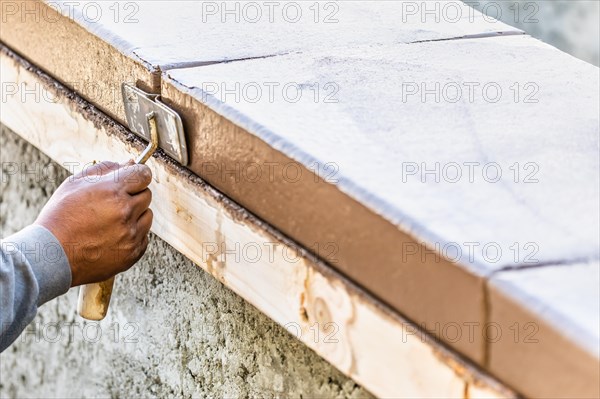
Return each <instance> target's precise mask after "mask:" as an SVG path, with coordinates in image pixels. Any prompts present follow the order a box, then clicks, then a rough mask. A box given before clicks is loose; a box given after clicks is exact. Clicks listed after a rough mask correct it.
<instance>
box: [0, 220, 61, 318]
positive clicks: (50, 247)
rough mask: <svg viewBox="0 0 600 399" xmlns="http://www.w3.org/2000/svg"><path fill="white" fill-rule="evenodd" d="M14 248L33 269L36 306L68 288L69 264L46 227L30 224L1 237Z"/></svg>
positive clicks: (58, 244)
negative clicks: (37, 289) (35, 285)
mask: <svg viewBox="0 0 600 399" xmlns="http://www.w3.org/2000/svg"><path fill="white" fill-rule="evenodd" d="M3 241H4V242H5V243H6V242H10V243H13V244H14V245H16V246H18V250H19V251H20V252H21V254H22V256H24V258H25V259H27V262H28V263H29V265H30V266H31V269H32V270H33V274H34V275H35V278H36V280H37V282H38V287H39V296H38V301H37V303H38V306H41V305H43V304H44V303H46V302H48V301H49V300H51V299H54V298H56V297H57V296H60V295H63V294H65V293H66V292H67V291H68V290H69V288H71V266H70V265H69V259H68V258H67V254H66V253H65V251H64V249H63V247H62V245H61V244H60V242H59V241H58V239H57V238H56V237H55V236H54V234H52V233H51V232H50V231H49V230H48V229H46V228H45V227H43V226H39V225H31V226H28V227H26V228H24V229H23V230H21V231H19V232H18V233H15V234H13V235H12V236H10V237H8V238H6V239H5V240H3Z"/></svg>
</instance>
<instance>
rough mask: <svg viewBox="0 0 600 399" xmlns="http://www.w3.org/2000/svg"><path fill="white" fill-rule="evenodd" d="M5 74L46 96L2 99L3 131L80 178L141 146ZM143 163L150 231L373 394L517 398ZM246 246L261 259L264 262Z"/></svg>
mask: <svg viewBox="0 0 600 399" xmlns="http://www.w3.org/2000/svg"><path fill="white" fill-rule="evenodd" d="M0 66H1V68H2V84H3V85H4V86H3V87H6V84H7V83H9V84H10V83H18V84H19V85H23V86H26V87H30V88H31V87H36V88H38V89H39V90H40V92H39V93H40V96H39V97H35V96H31V95H29V96H25V97H22V96H21V95H20V93H6V92H5V93H4V94H3V103H2V112H1V113H0V119H1V121H2V123H4V124H6V125H7V126H8V127H9V128H11V129H12V130H14V131H15V132H17V133H18V134H19V135H20V136H22V137H23V138H24V139H26V140H27V141H29V142H31V143H32V144H34V145H35V146H36V147H38V148H40V149H41V150H42V151H43V152H44V153H46V154H47V155H49V156H50V157H51V158H52V159H53V160H55V161H56V162H58V163H59V164H61V165H63V166H66V165H68V168H69V169H71V170H77V169H80V168H82V167H83V166H84V165H87V164H89V162H90V160H95V159H128V158H130V157H131V156H132V154H136V153H137V152H139V151H141V149H142V148H143V143H141V142H140V140H138V139H137V138H135V137H134V136H133V135H132V134H131V133H129V132H128V131H127V130H126V129H124V128H123V127H121V126H120V125H119V124H116V123H114V121H113V120H111V119H110V118H109V117H107V116H105V115H104V114H103V113H101V112H100V111H98V110H97V109H96V108H95V107H93V106H92V105H90V104H89V103H87V102H86V101H84V100H83V99H81V98H79V97H78V96H76V95H74V94H73V93H72V92H70V91H69V90H68V89H66V88H65V87H64V86H62V85H60V84H58V83H56V82H55V81H54V80H53V79H52V78H50V77H48V76H47V75H45V74H43V73H41V72H40V71H38V70H36V69H35V68H34V67H33V66H32V65H30V64H28V63H27V62H25V61H24V60H22V59H20V58H19V57H17V56H16V55H15V54H14V53H11V52H9V51H8V50H7V49H6V48H3V50H2V53H1V59H0ZM42 93H43V94H42ZM148 165H149V166H150V167H151V168H152V170H153V174H154V178H153V182H152V184H151V189H152V191H153V197H154V200H153V203H152V210H153V211H154V215H155V219H154V224H153V227H152V231H153V232H154V233H156V234H157V235H158V236H159V237H161V238H163V239H164V240H165V241H167V242H168V243H169V244H171V245H172V246H173V247H174V248H176V249H177V250H178V251H180V252H182V253H183V254H184V255H186V256H187V257H189V258H190V259H191V260H192V261H194V262H195V263H196V264H198V265H199V266H200V267H202V268H203V269H204V270H205V271H207V272H209V273H210V274H212V275H213V276H214V277H215V278H217V279H218V280H219V281H221V282H222V283H223V284H224V285H226V286H227V287H229V288H230V289H232V290H233V291H234V292H236V293H237V294H239V295H240V296H242V297H243V298H245V299H246V300H247V301H249V302H250V303H252V304H253V305H254V306H256V307H257V308H258V309H259V310H261V311H262V312H264V313H265V314H266V315H268V316H269V317H271V318H272V319H273V320H275V321H276V322H278V323H279V324H281V325H283V326H284V327H286V328H287V329H288V330H289V331H290V332H291V333H292V334H295V335H296V336H297V337H298V338H299V339H301V340H302V341H303V342H304V343H305V344H306V345H308V346H309V347H311V348H312V349H313V350H315V351H316V352H317V353H319V354H320V355H321V356H323V357H324V358H325V359H326V360H328V361H329V362H331V363H332V364H333V365H335V366H336V367H337V368H339V369H340V370H341V371H342V372H344V373H346V374H347V375H349V376H350V377H352V378H353V379H355V380H356V381H357V382H359V383H361V384H363V385H364V386H365V387H366V388H367V389H369V390H370V391H371V392H373V393H374V394H376V395H378V396H381V397H399V398H400V397H406V398H413V397H432V398H434V397H449V398H463V397H469V398H473V397H513V396H515V394H514V393H513V392H511V391H510V390H508V389H507V388H505V387H504V386H502V385H501V384H499V383H497V382H496V381H495V380H493V379H492V378H490V377H489V376H486V375H485V374H482V373H481V372H479V371H477V369H476V368H474V367H473V366H471V365H469V364H468V362H465V361H463V360H461V359H460V358H459V357H457V356H456V355H454V354H453V353H452V352H450V351H448V350H446V349H444V347H442V346H441V345H439V344H437V343H436V342H434V341H433V340H432V339H431V338H429V337H428V335H427V334H426V333H423V332H422V331H420V330H419V329H418V327H416V326H414V325H413V324H411V323H410V322H408V321H406V320H404V319H402V318H400V317H399V316H397V315H396V314H394V313H393V312H391V311H390V310H388V309H386V308H385V307H383V306H381V304H379V303H378V302H377V301H375V300H374V299H372V297H370V296H369V295H367V294H365V293H364V291H362V290H360V289H358V288H357V287H356V286H355V285H354V284H352V283H351V282H349V281H348V280H347V279H345V278H344V277H342V276H341V275H339V274H338V273H335V272H333V271H332V270H331V269H330V268H329V267H327V266H326V265H325V264H323V263H322V262H320V261H319V260H318V259H316V258H315V257H313V256H311V255H310V254H308V253H307V252H306V251H304V250H303V249H301V248H300V247H298V246H296V245H294V244H293V243H292V242H290V241H289V240H287V239H285V238H284V237H283V236H281V235H280V234H279V233H278V232H276V231H275V230H273V229H272V228H270V227H269V226H267V225H265V224H264V223H263V222H261V221H260V220H258V219H256V218H255V217H254V216H252V215H251V214H249V213H248V212H247V211H245V210H244V209H243V208H240V207H239V206H238V205H236V204H235V203H233V202H231V201H230V200H228V199H227V198H226V197H223V196H222V195H221V194H220V193H219V192H217V191H216V190H214V189H213V188H211V187H210V186H208V185H207V184H206V183H204V182H203V181H202V180H200V179H198V178H193V177H190V175H189V172H188V171H186V170H185V169H183V168H181V167H180V166H178V165H176V164H174V163H173V162H172V161H170V160H169V159H168V158H167V157H165V156H164V155H163V154H159V155H158V156H155V157H153V158H151V159H150V161H149V162H148ZM236 248H242V249H241V250H239V249H236ZM244 248H250V249H252V250H254V249H256V248H261V249H262V251H261V252H260V256H259V257H258V258H257V257H256V254H257V252H252V250H251V251H249V252H247V253H246V251H245V250H244ZM269 248H270V250H269ZM226 251H229V253H227V252H226ZM315 326H316V328H317V329H318V331H319V337H320V338H318V339H315V335H314V334H315V333H314V331H315ZM311 328H312V329H311ZM333 331H335V333H334V334H333V335H331V333H332V332H333ZM327 337H329V339H327ZM475 393H477V395H475V396H473V395H474V394H475ZM478 395H481V396H478Z"/></svg>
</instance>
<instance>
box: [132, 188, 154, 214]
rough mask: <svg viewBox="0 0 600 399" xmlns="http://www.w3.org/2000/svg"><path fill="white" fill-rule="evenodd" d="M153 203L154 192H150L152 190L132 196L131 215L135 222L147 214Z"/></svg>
mask: <svg viewBox="0 0 600 399" xmlns="http://www.w3.org/2000/svg"><path fill="white" fill-rule="evenodd" d="M151 202H152V191H150V189H145V190H144V191H142V192H140V193H138V194H135V195H134V196H132V198H131V215H132V217H133V220H138V219H139V218H140V216H142V214H143V213H144V212H146V210H147V209H148V207H149V206H150V203H151Z"/></svg>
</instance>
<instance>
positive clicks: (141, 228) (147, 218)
mask: <svg viewBox="0 0 600 399" xmlns="http://www.w3.org/2000/svg"><path fill="white" fill-rule="evenodd" d="M153 219H154V213H152V209H150V208H148V209H146V211H145V212H144V213H142V216H140V218H139V219H138V221H137V224H138V237H140V236H147V235H148V233H149V232H150V228H151V227H152V220H153Z"/></svg>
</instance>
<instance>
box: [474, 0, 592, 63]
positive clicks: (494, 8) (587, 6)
mask: <svg viewBox="0 0 600 399" xmlns="http://www.w3.org/2000/svg"><path fill="white" fill-rule="evenodd" d="M463 1H464V2H465V3H467V4H468V5H470V6H471V7H473V8H475V9H477V10H479V11H481V12H483V13H484V14H486V15H489V16H490V17H494V18H497V19H500V20H501V21H502V22H504V23H507V24H509V25H512V26H515V27H517V28H519V29H522V30H524V31H525V32H527V33H528V34H530V35H531V36H533V37H536V38H538V39H540V40H542V41H544V42H546V43H549V44H551V45H553V46H555V47H558V48H559V49H561V50H563V51H565V52H567V53H569V54H572V55H574V56H575V57H577V58H580V59H582V60H584V61H587V62H589V63H592V64H594V65H596V66H598V65H600V51H599V47H600V1H599V0H536V1H532V0H463Z"/></svg>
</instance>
